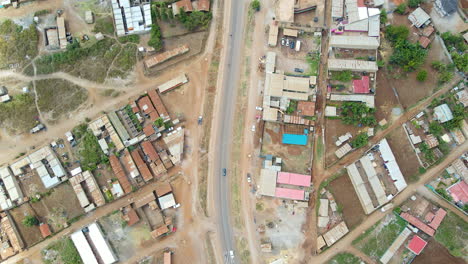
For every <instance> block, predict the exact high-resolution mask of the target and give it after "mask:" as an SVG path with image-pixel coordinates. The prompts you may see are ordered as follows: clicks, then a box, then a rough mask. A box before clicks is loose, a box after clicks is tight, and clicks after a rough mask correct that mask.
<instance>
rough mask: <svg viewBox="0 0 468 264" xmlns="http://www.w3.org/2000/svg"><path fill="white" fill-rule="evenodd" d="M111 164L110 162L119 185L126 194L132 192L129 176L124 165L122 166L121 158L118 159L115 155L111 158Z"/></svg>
mask: <svg viewBox="0 0 468 264" xmlns="http://www.w3.org/2000/svg"><path fill="white" fill-rule="evenodd" d="M109 162H110V165H111V168H112V171H113V172H114V174H115V176H116V177H117V180H118V181H119V184H120V186H121V187H122V189H123V190H124V192H125V193H129V192H131V191H132V185H131V184H130V182H129V181H128V178H127V175H126V174H125V171H124V169H123V167H122V164H120V161H119V158H117V157H116V156H115V155H111V156H109Z"/></svg>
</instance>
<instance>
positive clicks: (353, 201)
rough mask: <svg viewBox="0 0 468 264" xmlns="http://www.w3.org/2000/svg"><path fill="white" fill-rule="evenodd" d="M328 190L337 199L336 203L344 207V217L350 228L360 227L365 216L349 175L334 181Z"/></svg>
mask: <svg viewBox="0 0 468 264" xmlns="http://www.w3.org/2000/svg"><path fill="white" fill-rule="evenodd" d="M327 189H329V190H330V191H331V193H332V194H333V196H334V197H335V200H336V203H337V204H339V205H341V206H342V207H343V216H344V220H345V222H346V225H347V226H348V228H349V229H353V228H354V227H356V226H358V225H359V224H360V223H361V222H362V221H363V220H364V218H365V214H364V210H363V209H362V206H361V203H360V202H359V198H358V197H357V194H356V191H355V190H354V188H353V185H352V184H351V180H350V179H349V176H348V174H346V173H345V174H344V175H342V176H341V177H339V178H338V179H336V180H334V181H332V182H331V183H330V184H329V185H328V187H327Z"/></svg>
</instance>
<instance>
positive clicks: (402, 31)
mask: <svg viewBox="0 0 468 264" xmlns="http://www.w3.org/2000/svg"><path fill="white" fill-rule="evenodd" d="M385 36H386V37H387V39H388V40H390V41H391V42H397V41H400V40H405V39H407V38H408V36H409V29H408V28H407V27H405V26H392V25H390V26H388V27H387V28H386V30H385Z"/></svg>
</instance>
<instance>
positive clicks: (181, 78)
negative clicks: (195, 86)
mask: <svg viewBox="0 0 468 264" xmlns="http://www.w3.org/2000/svg"><path fill="white" fill-rule="evenodd" d="M187 82H188V79H187V76H186V75H185V73H182V74H180V75H178V76H176V77H175V78H174V79H172V80H170V81H168V82H165V83H163V84H161V85H159V86H158V90H159V92H160V93H165V92H168V91H169V90H172V89H174V88H176V87H179V86H181V85H183V84H185V83H187Z"/></svg>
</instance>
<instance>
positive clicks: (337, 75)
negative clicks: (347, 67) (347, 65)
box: [332, 71, 353, 82]
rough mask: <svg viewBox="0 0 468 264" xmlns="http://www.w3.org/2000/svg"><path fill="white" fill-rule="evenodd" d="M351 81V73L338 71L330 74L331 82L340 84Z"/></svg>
mask: <svg viewBox="0 0 468 264" xmlns="http://www.w3.org/2000/svg"><path fill="white" fill-rule="evenodd" d="M352 79H353V73H352V72H351V71H340V72H334V73H333V74H332V80H337V81H340V82H350V81H351V80H352Z"/></svg>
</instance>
